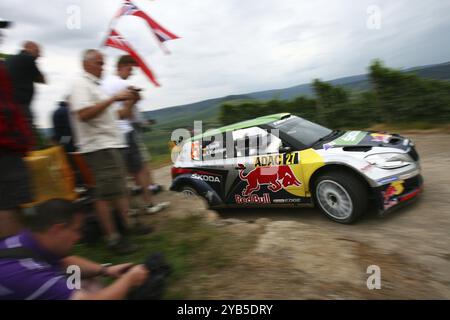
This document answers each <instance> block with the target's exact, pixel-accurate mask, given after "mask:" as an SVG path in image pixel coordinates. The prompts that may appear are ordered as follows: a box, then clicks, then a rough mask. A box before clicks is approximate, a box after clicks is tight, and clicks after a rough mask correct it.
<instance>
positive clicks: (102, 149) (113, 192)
mask: <svg viewBox="0 0 450 320" xmlns="http://www.w3.org/2000/svg"><path fill="white" fill-rule="evenodd" d="M103 64H104V62H103V55H102V54H101V53H100V52H99V51H97V50H94V49H89V50H86V51H85V52H84V54H83V68H84V72H83V74H82V75H81V76H80V77H79V78H78V79H77V80H76V81H75V82H74V84H73V86H72V90H71V94H70V108H71V112H70V113H71V121H72V124H73V129H74V138H75V142H76V145H77V147H78V150H79V152H80V153H82V154H83V156H84V158H85V160H86V162H87V164H88V166H89V168H90V169H91V171H92V174H93V176H94V180H95V188H94V196H95V209H96V212H97V215H98V218H99V221H100V224H101V226H102V229H103V231H104V233H105V235H106V238H107V242H108V246H109V247H110V248H111V249H112V250H113V251H115V252H116V253H118V254H126V253H130V252H133V251H135V250H136V249H137V248H136V246H133V245H131V244H129V243H127V242H126V241H125V239H124V238H123V236H121V235H120V234H119V232H118V229H117V226H116V224H115V220H114V218H113V215H112V206H114V207H115V208H116V209H117V210H118V211H119V213H120V216H121V218H122V220H123V223H124V225H125V227H126V228H127V230H128V231H136V232H140V233H145V232H147V233H148V231H149V230H148V229H147V230H144V229H143V228H140V229H142V230H137V229H136V228H131V227H130V223H129V216H128V214H129V199H128V193H127V187H126V170H125V165H124V161H123V158H122V154H121V149H123V148H125V147H126V144H125V141H124V139H123V135H122V134H121V133H120V132H119V131H118V129H117V125H116V120H117V113H116V111H115V110H114V109H113V108H112V106H113V104H114V103H115V102H117V101H136V100H137V96H136V94H135V93H134V92H132V91H131V90H128V89H124V90H121V91H120V92H117V93H115V94H114V95H112V96H108V95H107V94H106V93H104V92H103V90H102V89H101V86H100V79H101V76H102V72H103ZM134 103H135V102H134Z"/></svg>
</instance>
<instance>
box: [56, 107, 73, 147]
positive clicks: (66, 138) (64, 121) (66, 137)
mask: <svg viewBox="0 0 450 320" xmlns="http://www.w3.org/2000/svg"><path fill="white" fill-rule="evenodd" d="M58 106H59V107H58V109H56V110H55V112H54V113H53V117H52V120H53V140H54V141H55V142H56V143H58V144H60V145H62V146H63V147H64V150H65V151H66V152H75V151H76V149H75V146H74V144H73V137H72V127H71V124H70V118H69V107H68V104H67V102H66V101H60V102H59V103H58Z"/></svg>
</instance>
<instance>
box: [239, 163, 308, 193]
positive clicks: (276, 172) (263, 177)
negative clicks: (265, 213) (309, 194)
mask: <svg viewBox="0 0 450 320" xmlns="http://www.w3.org/2000/svg"><path fill="white" fill-rule="evenodd" d="M239 168H240V169H239V178H240V179H241V180H242V181H246V182H247V185H246V186H245V188H244V190H243V191H242V195H243V196H249V195H251V194H252V193H253V192H255V191H259V190H260V189H261V186H262V185H267V186H268V187H267V189H269V190H270V191H272V192H278V191H280V190H282V189H284V188H287V187H290V186H300V185H301V182H300V181H299V180H298V179H297V178H296V176H295V175H294V172H293V171H292V169H291V168H290V167H289V166H279V167H257V168H255V169H253V170H252V171H250V172H249V173H247V174H244V166H243V165H241V164H240V165H239Z"/></svg>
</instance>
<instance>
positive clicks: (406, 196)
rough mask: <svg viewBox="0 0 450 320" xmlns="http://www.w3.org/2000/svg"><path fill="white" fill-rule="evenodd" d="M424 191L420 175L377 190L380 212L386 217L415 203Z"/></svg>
mask: <svg viewBox="0 0 450 320" xmlns="http://www.w3.org/2000/svg"><path fill="white" fill-rule="evenodd" d="M422 190H423V178H422V176H421V175H420V174H418V175H416V176H414V177H411V178H409V179H405V180H398V181H394V182H391V183H389V184H386V185H383V186H381V187H377V188H375V194H376V199H377V202H378V210H379V214H380V215H385V214H387V213H390V212H391V211H394V210H396V209H398V208H401V207H403V206H405V205H407V204H409V203H411V202H412V201H414V200H415V199H416V198H417V197H418V195H419V194H420V193H421V192H422Z"/></svg>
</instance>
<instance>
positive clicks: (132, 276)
mask: <svg viewBox="0 0 450 320" xmlns="http://www.w3.org/2000/svg"><path fill="white" fill-rule="evenodd" d="M149 273H150V272H149V271H148V269H147V268H146V267H145V266H144V265H143V264H138V265H136V266H134V267H132V268H131V269H130V270H129V271H127V272H126V273H125V274H124V275H123V277H124V278H127V279H128V283H129V285H130V287H132V288H135V287H139V286H140V285H142V284H143V283H144V282H145V280H147V278H148V276H149Z"/></svg>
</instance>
